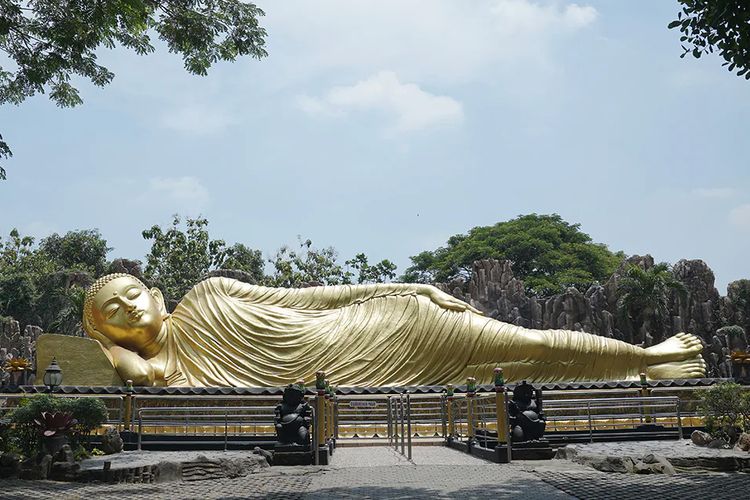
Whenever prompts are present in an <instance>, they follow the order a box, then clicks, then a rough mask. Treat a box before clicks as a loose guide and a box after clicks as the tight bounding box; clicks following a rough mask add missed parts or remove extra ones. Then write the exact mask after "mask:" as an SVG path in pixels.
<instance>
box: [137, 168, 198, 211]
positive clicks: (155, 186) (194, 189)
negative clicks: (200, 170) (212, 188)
mask: <svg viewBox="0 0 750 500" xmlns="http://www.w3.org/2000/svg"><path fill="white" fill-rule="evenodd" d="M148 185H149V189H150V191H151V193H152V194H154V195H155V196H156V197H157V199H159V200H160V201H162V202H164V203H167V204H169V205H170V208H174V209H175V210H190V211H192V212H195V211H200V210H201V209H202V208H203V207H205V206H206V205H207V204H208V202H209V200H210V198H211V196H210V194H209V193H208V189H206V188H205V186H203V184H201V182H200V180H198V179H197V178H195V177H187V176H186V177H153V178H151V179H149V181H148Z"/></svg>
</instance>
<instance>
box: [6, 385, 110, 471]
mask: <svg viewBox="0 0 750 500" xmlns="http://www.w3.org/2000/svg"><path fill="white" fill-rule="evenodd" d="M56 412H63V413H68V414H70V416H71V418H72V419H75V420H76V421H77V423H76V424H75V425H74V426H73V428H72V429H71V433H70V440H71V445H72V447H73V448H74V449H75V448H76V447H78V446H81V445H82V444H83V442H84V441H86V442H88V437H89V436H90V434H91V432H92V431H93V430H94V429H96V428H97V427H99V426H100V425H102V424H104V423H105V422H106V421H107V407H106V406H105V404H104V402H103V401H102V400H101V399H98V398H60V397H53V396H51V395H50V394H36V395H34V396H32V397H30V398H25V399H22V400H21V401H20V402H19V404H18V407H17V408H15V409H14V410H13V411H12V413H11V414H10V421H11V422H12V423H13V430H12V434H13V435H14V437H15V439H16V441H17V442H18V446H19V448H20V449H21V451H22V453H23V454H24V455H26V456H27V457H28V456H32V455H33V454H34V453H35V452H36V451H37V449H38V447H39V443H40V440H39V435H38V432H37V427H36V425H35V423H34V420H35V419H39V418H40V416H41V415H42V414H43V413H56Z"/></svg>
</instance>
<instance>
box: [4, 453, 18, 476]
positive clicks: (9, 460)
mask: <svg viewBox="0 0 750 500" xmlns="http://www.w3.org/2000/svg"><path fill="white" fill-rule="evenodd" d="M20 474H21V457H19V456H18V455H16V454H15V453H2V454H0V479H5V478H16V477H18V476H19V475H20Z"/></svg>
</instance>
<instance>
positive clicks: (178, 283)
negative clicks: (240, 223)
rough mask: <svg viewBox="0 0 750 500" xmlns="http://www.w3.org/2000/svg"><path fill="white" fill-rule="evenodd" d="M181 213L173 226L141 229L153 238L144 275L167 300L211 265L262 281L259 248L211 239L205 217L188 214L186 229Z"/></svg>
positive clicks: (173, 299)
mask: <svg viewBox="0 0 750 500" xmlns="http://www.w3.org/2000/svg"><path fill="white" fill-rule="evenodd" d="M181 221H182V219H181V217H180V216H179V215H175V216H173V219H172V227H170V228H169V229H167V230H163V229H162V228H161V227H159V226H153V227H151V229H147V230H145V231H143V237H144V238H146V239H149V240H153V241H152V243H151V251H150V252H149V254H148V256H147V257H146V269H145V272H144V275H145V277H146V279H148V280H149V281H151V283H153V284H154V286H156V287H158V288H159V289H160V290H161V291H162V293H163V294H164V297H165V299H166V300H167V302H168V303H176V302H177V301H179V300H180V299H181V298H182V296H183V295H185V293H187V292H188V290H190V289H191V288H192V287H193V286H194V285H195V284H196V283H198V281H200V279H201V277H202V276H203V275H205V274H206V273H207V272H209V271H212V270H214V269H239V270H241V271H245V272H248V273H250V274H251V275H252V276H254V277H256V278H257V280H258V281H259V282H262V281H263V279H264V278H263V260H262V258H261V254H260V251H258V250H252V249H250V248H248V247H246V246H245V245H242V244H236V245H234V246H232V247H229V248H227V246H226V243H225V242H224V240H212V239H210V236H209V234H208V220H207V219H205V218H203V217H198V218H196V219H191V218H187V219H186V220H185V229H184V230H183V229H182V227H181Z"/></svg>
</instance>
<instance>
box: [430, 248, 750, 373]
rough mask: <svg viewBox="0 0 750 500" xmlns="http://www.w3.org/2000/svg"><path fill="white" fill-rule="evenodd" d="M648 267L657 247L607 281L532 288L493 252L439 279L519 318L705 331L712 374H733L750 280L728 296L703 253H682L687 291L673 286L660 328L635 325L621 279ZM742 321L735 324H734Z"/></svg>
mask: <svg viewBox="0 0 750 500" xmlns="http://www.w3.org/2000/svg"><path fill="white" fill-rule="evenodd" d="M632 265H635V266H639V267H641V268H642V269H644V270H648V269H650V268H651V267H653V266H654V259H653V257H651V256H650V255H645V256H638V255H635V256H632V257H630V258H628V259H627V260H625V261H624V262H623V263H622V265H621V266H620V268H619V269H618V270H617V271H616V272H615V273H614V274H613V275H612V276H611V277H610V278H609V280H607V282H606V283H604V284H601V285H600V284H594V285H592V286H591V287H589V289H588V290H586V291H585V292H581V291H580V290H577V289H575V288H568V289H567V290H565V291H564V292H563V293H560V294H557V295H553V296H551V297H536V296H533V295H529V294H527V291H526V289H525V286H524V283H523V282H522V281H521V280H519V279H518V278H516V277H515V276H514V274H513V270H512V267H511V263H510V261H497V260H493V259H486V260H478V261H476V262H474V267H473V270H472V274H471V278H470V279H469V280H468V281H462V280H455V281H453V282H451V283H445V284H438V285H437V286H438V287H439V288H441V289H443V290H445V291H447V292H448V293H451V294H452V295H454V296H455V297H457V298H460V299H462V300H465V301H466V302H469V303H470V304H471V305H473V306H474V307H476V308H478V309H480V310H481V311H483V312H484V313H485V314H486V315H488V316H490V317H492V318H495V319H498V320H500V321H505V322H507V323H513V324H516V325H520V326H524V327H529V328H539V329H552V328H564V329H569V330H579V331H585V332H588V333H593V334H596V335H602V336H605V337H611V338H617V339H620V340H625V341H627V342H632V343H636V342H642V343H645V344H646V345H650V344H652V343H653V342H656V341H659V340H661V339H663V338H666V337H669V336H671V335H673V334H675V333H678V332H683V331H684V332H689V333H693V334H695V335H697V336H699V337H700V338H701V339H703V341H704V343H705V345H706V348H707V349H706V350H705V351H704V357H705V358H706V362H707V363H708V364H709V375H710V376H720V377H729V376H731V364H730V362H729V361H728V356H729V354H730V351H731V350H734V349H741V348H745V347H746V346H747V344H748V342H747V337H746V331H747V328H748V327H750V280H739V281H735V282H733V283H730V285H729V287H728V295H727V297H721V296H720V295H719V292H718V290H716V287H715V285H714V282H715V278H714V273H713V271H711V269H710V268H709V267H708V266H707V265H706V263H705V262H703V261H702V260H684V259H683V260H680V261H679V262H677V263H676V264H675V265H674V267H673V273H674V275H675V277H676V278H677V279H678V280H679V281H681V282H682V283H683V285H684V287H685V291H686V293H685V294H684V296H680V294H678V293H673V295H672V296H671V297H670V300H669V304H670V305H669V317H664V318H656V319H658V321H654V322H652V323H651V325H652V326H651V328H652V329H654V330H653V331H645V332H641V331H638V332H636V331H633V327H632V326H631V325H630V322H629V320H628V319H627V318H625V317H623V315H621V314H618V306H617V303H618V299H619V295H618V283H619V281H620V279H621V278H622V276H623V275H624V273H625V271H626V270H627V269H628V266H632ZM735 325H736V326H735Z"/></svg>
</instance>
